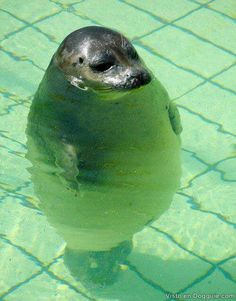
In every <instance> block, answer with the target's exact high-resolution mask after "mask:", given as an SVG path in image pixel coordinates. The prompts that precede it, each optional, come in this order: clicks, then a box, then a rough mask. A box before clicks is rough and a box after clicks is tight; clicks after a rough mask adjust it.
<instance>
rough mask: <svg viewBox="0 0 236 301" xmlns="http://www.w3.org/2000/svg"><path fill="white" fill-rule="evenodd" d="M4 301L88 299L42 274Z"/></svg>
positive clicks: (73, 300)
mask: <svg viewBox="0 0 236 301" xmlns="http://www.w3.org/2000/svg"><path fill="white" fill-rule="evenodd" d="M4 300H5V301H19V300H22V301H23V300H25V301H26V300H27V301H39V300H40V301H48V300H50V301H68V300H70V301H87V300H89V299H88V298H85V297H83V296H82V295H79V294H78V293H77V291H75V290H73V289H71V288H70V287H69V286H67V285H66V284H63V283H61V282H60V279H58V280H56V279H54V278H51V277H50V276H49V275H48V274H47V273H42V274H40V275H39V276H37V277H35V278H33V279H32V280H30V281H29V282H27V283H26V284H24V285H21V286H20V287H19V288H17V289H16V290H15V291H14V292H12V293H11V294H10V295H8V296H7V299H4Z"/></svg>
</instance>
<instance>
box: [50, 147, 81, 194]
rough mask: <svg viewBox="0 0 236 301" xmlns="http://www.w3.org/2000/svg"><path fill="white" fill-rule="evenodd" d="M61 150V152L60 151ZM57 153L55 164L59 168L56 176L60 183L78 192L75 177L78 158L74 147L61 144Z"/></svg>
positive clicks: (77, 171) (77, 172)
mask: <svg viewBox="0 0 236 301" xmlns="http://www.w3.org/2000/svg"><path fill="white" fill-rule="evenodd" d="M61 148H63V151H62V149H61ZM61 148H60V150H59V151H58V152H56V153H55V157H56V161H55V164H56V166H57V167H59V168H60V172H59V173H58V176H59V178H60V180H61V181H62V183H63V184H64V185H65V186H66V187H68V188H70V189H73V190H78V186H79V184H78V181H77V179H76V177H77V176H78V174H79V169H78V167H77V165H78V158H77V152H76V149H75V147H74V146H73V145H72V144H67V143H63V144H62V145H61Z"/></svg>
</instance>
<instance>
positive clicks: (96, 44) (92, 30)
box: [53, 26, 152, 92]
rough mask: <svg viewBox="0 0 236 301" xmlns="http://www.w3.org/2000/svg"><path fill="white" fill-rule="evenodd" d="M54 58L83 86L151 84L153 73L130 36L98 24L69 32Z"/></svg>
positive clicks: (125, 88)
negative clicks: (141, 57) (130, 39)
mask: <svg viewBox="0 0 236 301" xmlns="http://www.w3.org/2000/svg"><path fill="white" fill-rule="evenodd" d="M53 62H54V64H55V65H56V66H57V67H58V68H59V69H61V71H62V72H63V73H64V75H65V77H66V79H67V80H68V81H69V82H70V83H71V84H72V85H74V86H76V87H78V88H80V89H84V90H86V89H88V88H92V89H93V90H95V91H114V90H115V91H124V92H125V91H126V92H127V91H129V90H132V89H135V88H139V87H141V86H143V85H146V84H148V83H149V82H150V81H151V77H152V76H151V73H150V71H149V70H148V69H147V68H146V66H145V65H144V63H143V61H142V60H141V59H140V58H139V56H138V54H137V52H136V50H135V48H134V47H133V46H132V44H131V43H130V42H129V40H128V39H127V38H125V37H124V36H123V35H122V34H120V33H118V32H116V31H114V30H111V29H108V28H104V27H99V26H89V27H84V28H81V29H79V30H76V31H74V32H72V33H71V34H69V35H68V36H67V37H66V38H65V39H64V41H63V42H62V43H61V45H60V46H59V48H58V50H57V52H56V53H55V55H54V58H53Z"/></svg>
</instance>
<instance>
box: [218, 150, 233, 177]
mask: <svg viewBox="0 0 236 301" xmlns="http://www.w3.org/2000/svg"><path fill="white" fill-rule="evenodd" d="M217 169H218V170H220V171H221V172H222V173H223V176H222V177H223V179H224V180H225V181H236V158H235V156H234V157H232V158H229V159H225V160H224V161H222V162H220V163H219V164H218V165H217Z"/></svg>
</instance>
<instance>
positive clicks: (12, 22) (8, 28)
mask: <svg viewBox="0 0 236 301" xmlns="http://www.w3.org/2000/svg"><path fill="white" fill-rule="evenodd" d="M24 26H25V24H24V23H23V22H21V21H19V20H17V19H16V18H14V17H12V16H10V15H9V14H8V13H6V12H4V11H0V28H1V32H0V40H2V39H4V38H5V37H6V35H8V34H9V33H11V32H13V31H16V30H18V29H20V28H22V27H24Z"/></svg>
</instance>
